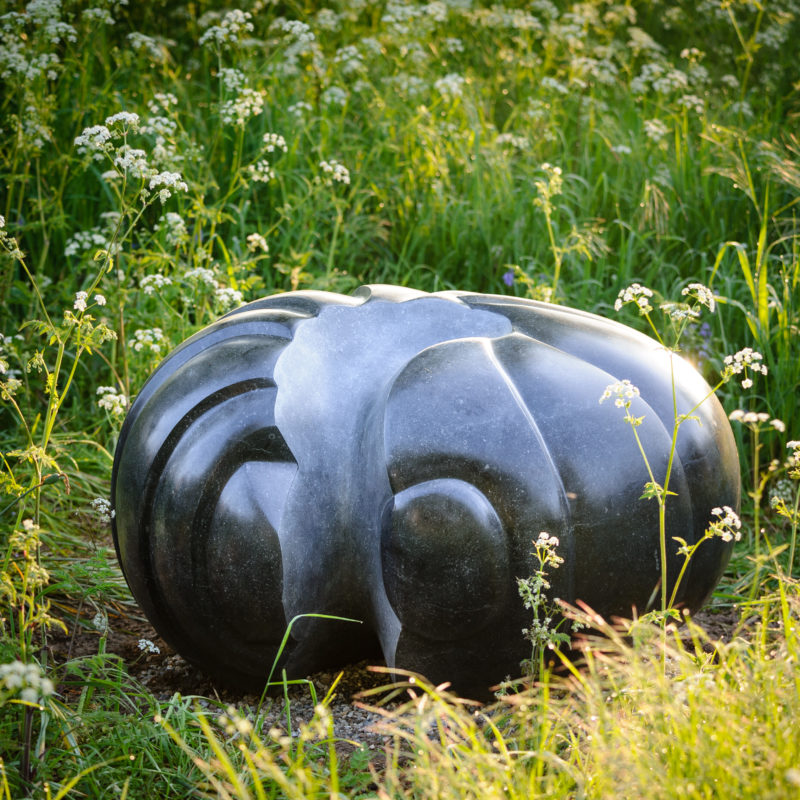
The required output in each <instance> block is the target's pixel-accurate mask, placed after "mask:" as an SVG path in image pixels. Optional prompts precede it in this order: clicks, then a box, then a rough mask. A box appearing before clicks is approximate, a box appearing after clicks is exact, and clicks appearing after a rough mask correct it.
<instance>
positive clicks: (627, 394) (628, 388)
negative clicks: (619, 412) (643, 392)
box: [598, 378, 639, 408]
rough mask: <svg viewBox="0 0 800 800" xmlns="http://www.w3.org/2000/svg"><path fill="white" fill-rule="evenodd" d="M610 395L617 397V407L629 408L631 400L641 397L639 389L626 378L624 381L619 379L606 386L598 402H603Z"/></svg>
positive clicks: (615, 403) (615, 402)
mask: <svg viewBox="0 0 800 800" xmlns="http://www.w3.org/2000/svg"><path fill="white" fill-rule="evenodd" d="M610 397H614V398H615V399H614V405H615V406H616V407H617V408H628V407H629V406H630V404H631V402H632V401H633V400H634V399H635V398H636V397H639V389H638V388H637V387H636V386H634V385H633V384H632V383H631V382H630V381H629V380H628V379H627V378H625V379H624V380H622V381H617V382H616V383H611V384H609V385H608V386H606V388H605V391H604V392H603V394H602V395H601V396H600V400H599V401H598V402H600V403H602V402H603V401H604V400H608V399H609V398H610Z"/></svg>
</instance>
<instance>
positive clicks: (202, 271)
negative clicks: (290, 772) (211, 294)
mask: <svg viewBox="0 0 800 800" xmlns="http://www.w3.org/2000/svg"><path fill="white" fill-rule="evenodd" d="M183 277H184V278H185V279H186V280H188V281H189V282H190V283H204V284H206V285H207V286H216V285H217V279H216V276H215V275H214V270H212V269H208V268H207V267H194V268H193V269H187V270H186V272H184V273H183Z"/></svg>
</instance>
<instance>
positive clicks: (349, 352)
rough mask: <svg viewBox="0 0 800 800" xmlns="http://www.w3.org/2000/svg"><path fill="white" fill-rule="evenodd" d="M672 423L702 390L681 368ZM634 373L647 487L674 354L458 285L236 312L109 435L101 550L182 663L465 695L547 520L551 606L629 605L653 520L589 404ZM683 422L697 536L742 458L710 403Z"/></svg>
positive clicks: (682, 476)
mask: <svg viewBox="0 0 800 800" xmlns="http://www.w3.org/2000/svg"><path fill="white" fill-rule="evenodd" d="M673 364H674V382H675V398H676V402H677V410H678V413H685V412H686V411H688V410H689V409H691V408H692V407H693V406H694V405H695V404H696V403H697V402H699V401H700V400H701V399H702V398H703V397H704V396H705V395H706V394H707V393H708V391H709V387H708V385H707V384H706V383H705V381H704V380H703V379H702V378H701V376H700V375H699V374H698V373H697V372H696V371H695V370H694V368H693V367H691V366H690V365H689V364H688V363H687V362H686V361H684V360H682V359H680V358H677V357H676V358H674V360H673ZM623 378H628V379H630V380H631V381H632V382H633V383H634V384H635V385H636V386H637V387H638V388H639V389H640V391H641V397H640V398H637V399H635V400H634V401H633V404H632V406H631V411H632V413H633V414H635V415H637V416H643V417H644V423H643V424H642V425H641V426H640V427H639V429H638V431H639V434H640V436H641V438H642V441H643V444H644V447H645V450H646V452H647V455H648V458H649V459H650V463H651V466H652V468H653V470H654V474H655V475H656V476H657V477H659V478H660V479H662V480H663V476H664V474H665V471H666V465H667V460H668V457H669V451H670V440H671V432H672V426H673V420H674V409H673V373H672V372H671V368H670V357H669V354H668V353H667V352H666V351H665V350H664V349H663V348H661V347H660V346H659V345H658V344H657V343H656V342H655V341H653V340H652V339H650V338H648V337H646V336H644V335H642V334H639V333H637V332H635V331H634V330H632V329H630V328H628V327H625V326H623V325H620V324H618V323H615V322H611V321H608V320H606V319H603V318H601V317H598V316H595V315H593V314H588V313H584V312H580V311H575V310H572V309H569V308H564V307H561V306H555V305H548V304H542V303H537V302H534V301H528V300H522V299H516V298H509V297H501V296H494V295H480V294H469V293H465V292H442V293H438V294H425V293H422V292H418V291H414V290H410V289H404V288H398V287H392V286H366V287H362V288H360V289H358V290H357V291H356V292H355V293H354V294H353V295H352V296H345V295H340V294H333V293H327V292H316V291H300V292H291V293H287V294H281V295H276V296H273V297H268V298H265V299H263V300H258V301H256V302H253V303H250V304H248V305H245V306H243V307H241V308H239V309H237V310H236V311H233V312H231V313H229V314H227V315H226V316H225V317H223V318H222V319H220V320H219V321H217V322H216V323H214V324H212V325H210V326H209V327H207V328H205V329H204V330H202V331H200V332H199V333H197V334H196V335H194V336H192V337H191V338H190V339H189V340H187V341H186V342H185V343H183V344H182V345H181V346H180V347H178V348H177V349H176V350H175V351H174V352H173V353H172V354H171V355H170V356H169V357H168V358H167V359H165V360H164V362H163V363H162V364H161V365H160V366H159V367H158V369H157V370H156V371H155V373H154V374H153V375H152V376H151V377H150V379H149V380H148V381H147V383H146V384H145V385H144V387H143V388H142V390H141V392H140V394H139V396H138V398H137V399H136V402H135V403H134V404H133V407H132V409H131V411H130V413H129V414H128V417H127V419H126V420H125V424H124V426H123V428H122V431H121V433H120V437H119V444H118V447H117V451H116V458H115V463H114V472H113V478H112V500H113V505H114V508H115V511H116V517H115V520H114V538H115V544H116V546H117V551H118V555H119V558H120V562H121V564H122V567H123V570H124V573H125V577H126V579H127V581H128V584H129V585H130V588H131V591H132V592H133V595H134V597H135V598H136V599H137V600H138V602H139V603H140V604H141V606H142V607H143V609H144V611H145V613H146V614H147V616H148V618H149V619H150V621H151V622H152V624H153V625H154V627H155V628H156V630H157V631H158V632H159V633H160V634H161V635H162V636H163V637H164V639H165V640H166V641H167V642H169V643H170V644H171V645H172V646H173V647H174V648H175V649H176V650H177V651H178V652H179V653H181V654H182V655H183V656H184V657H185V658H186V659H188V660H189V661H191V662H193V663H194V664H196V665H197V666H199V667H201V668H202V669H204V670H205V671H207V672H208V673H210V674H212V675H214V676H216V677H217V678H219V679H220V680H222V681H224V682H226V683H228V684H233V685H239V686H242V687H252V688H260V687H261V686H263V683H264V680H265V678H266V675H267V674H268V672H269V670H270V667H271V666H272V664H273V660H274V659H275V657H276V654H277V652H278V647H279V645H280V643H281V640H282V638H283V635H284V633H285V630H286V626H287V623H288V621H289V620H290V619H292V618H293V617H294V616H295V615H298V614H304V613H324V614H333V615H340V616H345V617H352V618H355V619H358V620H362V621H363V624H361V625H356V624H352V623H342V622H332V621H330V620H323V619H315V618H304V619H302V620H300V621H298V622H297V623H296V624H295V626H294V628H293V630H292V636H291V637H290V639H289V641H288V644H287V647H286V648H285V650H284V652H283V654H282V656H281V662H280V664H281V666H282V667H284V668H285V669H286V671H287V673H288V675H289V676H290V677H292V676H295V677H296V676H305V675H307V674H309V673H310V672H312V671H314V670H316V669H320V668H322V667H333V666H337V665H339V666H341V665H344V664H347V663H352V662H354V661H357V660H359V659H361V658H369V657H378V656H380V655H381V654H382V655H383V657H384V658H385V660H386V663H387V665H388V666H389V667H398V668H404V669H410V670H414V671H418V672H421V673H423V674H425V675H426V676H427V677H428V678H429V679H431V680H433V681H434V682H439V681H444V680H449V681H452V682H453V686H454V689H455V690H457V691H459V692H461V693H463V694H465V695H469V696H481V695H485V693H486V690H487V687H489V686H490V685H491V684H494V683H496V682H498V681H500V680H502V679H503V678H504V677H505V676H506V675H516V674H518V673H519V664H520V661H521V660H522V659H523V658H525V657H527V656H529V655H530V644H529V643H528V642H526V641H525V640H524V638H523V636H522V634H521V629H522V628H523V627H526V625H527V624H528V622H529V618H528V617H529V612H527V611H525V609H524V608H523V607H522V602H521V599H520V597H519V595H518V590H517V582H516V579H517V577H525V576H528V575H530V574H531V573H532V572H533V570H534V569H535V568H536V566H537V564H536V563H534V559H533V557H532V555H531V551H532V550H533V546H532V542H533V540H535V539H536V538H537V536H538V534H539V532H540V531H547V532H548V533H550V534H551V535H555V536H558V538H559V541H560V546H559V553H560V554H561V555H562V556H563V558H564V564H563V565H562V567H561V568H560V569H559V570H557V571H556V572H554V573H552V575H551V576H550V577H551V578H552V591H551V595H552V596H553V597H559V598H561V599H563V600H566V601H568V602H573V603H574V602H575V601H576V600H582V601H584V602H585V603H587V604H588V605H589V606H591V607H592V608H593V609H595V610H596V611H597V612H599V613H600V614H602V615H603V616H606V617H610V616H613V615H626V616H629V615H630V614H631V610H632V609H633V608H636V609H638V610H639V611H640V612H641V611H643V610H644V609H645V607H646V605H647V603H648V600H649V599H650V598H651V597H652V596H653V593H654V589H655V588H656V586H657V585H658V582H659V578H660V571H661V570H660V557H659V541H658V509H657V504H656V502H655V501H653V500H650V501H647V500H642V499H640V497H641V495H642V492H643V489H644V486H645V483H646V482H647V481H648V480H649V476H648V474H647V471H646V467H645V463H644V461H643V459H642V456H641V454H640V452H639V450H638V448H637V445H636V442H635V439H634V436H633V434H632V432H631V430H630V428H629V426H628V425H627V424H626V423H625V421H624V419H623V414H622V412H621V410H620V409H619V408H615V407H614V404H613V403H609V402H607V403H603V404H600V403H599V402H598V401H599V398H600V396H601V395H602V393H603V391H604V389H605V388H606V386H607V385H609V384H610V383H612V382H614V381H616V380H620V379H623ZM695 413H696V414H697V416H698V417H699V422H700V424H697V423H695V422H691V421H690V422H687V423H685V424H684V425H683V426H682V427H681V430H680V434H679V437H678V446H677V453H676V457H675V461H674V464H673V470H672V476H671V482H670V489H671V490H672V491H674V492H675V493H676V496H674V497H670V498H669V502H668V511H667V539H668V543H669V550H670V553H671V556H670V559H671V560H670V563H669V574H670V576H671V580H673V581H674V580H675V578H676V576H677V573H678V570H679V567H680V564H681V563H682V559H681V558H679V557H678V556H677V555H676V554H675V550H676V547H677V546H676V545H675V543H674V542H673V541H672V537H673V536H681V537H683V538H684V539H686V540H687V542H689V543H690V544H691V543H693V542H695V541H697V540H698V539H699V538H701V537H702V536H703V533H704V531H705V528H706V526H707V524H708V522H709V519H710V512H711V509H712V507H714V506H721V505H729V506H731V507H733V508H738V506H739V498H740V484H739V464H738V457H737V453H736V447H735V444H734V440H733V436H732V433H731V429H730V426H729V424H728V420H727V418H726V416H725V414H724V412H723V410H722V408H721V406H720V404H719V402H718V401H717V399H716V398H715V397H710V398H709V399H708V400H707V401H706V402H704V403H703V404H702V406H701V407H700V408H699V409H698V410H697V411H696V412H695ZM729 555H730V547H729V546H728V545H726V544H724V543H723V542H722V541H721V540H718V539H715V540H712V541H708V542H706V543H704V544H703V545H702V547H700V548H699V549H698V551H697V553H696V555H695V557H694V559H693V561H692V563H691V566H690V569H689V572H688V574H687V575H686V576H685V577H684V580H683V582H682V585H681V587H680V591H679V595H678V598H677V600H678V602H679V603H681V604H683V605H684V606H686V607H688V608H689V609H691V610H695V609H697V608H698V607H699V606H701V605H702V604H703V602H705V600H706V599H707V598H708V596H709V595H710V593H711V591H712V589H713V587H714V586H715V584H716V582H717V580H718V579H719V577H720V575H721V573H722V571H723V569H724V567H725V564H726V562H727V559H728V557H729Z"/></svg>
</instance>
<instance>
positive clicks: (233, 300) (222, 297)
mask: <svg viewBox="0 0 800 800" xmlns="http://www.w3.org/2000/svg"><path fill="white" fill-rule="evenodd" d="M214 300H215V301H216V303H217V306H218V307H219V308H221V309H222V310H223V311H225V310H227V309H229V308H234V307H235V306H240V305H241V304H242V302H243V301H244V297H243V295H242V293H241V292H240V291H239V290H238V289H231V288H230V287H229V286H220V287H218V288H217V289H215V290H214Z"/></svg>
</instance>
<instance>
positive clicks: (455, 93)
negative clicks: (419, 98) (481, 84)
mask: <svg viewBox="0 0 800 800" xmlns="http://www.w3.org/2000/svg"><path fill="white" fill-rule="evenodd" d="M466 82H467V81H466V79H465V78H463V77H462V76H461V75H458V74H457V73H455V72H450V73H448V74H447V75H445V76H444V77H443V78H439V80H437V81H436V82H435V83H434V84H433V88H434V89H436V91H437V92H439V94H440V95H442V97H444V98H446V99H452V98H455V97H461V95H462V94H463V93H464V84H465V83H466Z"/></svg>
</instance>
